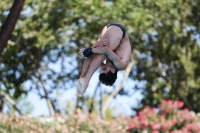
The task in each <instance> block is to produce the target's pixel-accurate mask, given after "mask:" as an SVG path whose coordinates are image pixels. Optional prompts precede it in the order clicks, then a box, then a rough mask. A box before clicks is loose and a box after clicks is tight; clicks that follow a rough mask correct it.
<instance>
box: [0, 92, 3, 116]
mask: <svg viewBox="0 0 200 133" xmlns="http://www.w3.org/2000/svg"><path fill="white" fill-rule="evenodd" d="M3 107H4V97H3V95H1V94H0V113H2V112H3Z"/></svg>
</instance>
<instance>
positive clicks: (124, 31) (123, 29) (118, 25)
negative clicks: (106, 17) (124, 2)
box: [106, 23, 126, 38]
mask: <svg viewBox="0 0 200 133" xmlns="http://www.w3.org/2000/svg"><path fill="white" fill-rule="evenodd" d="M112 25H114V26H117V27H119V28H120V29H121V30H122V32H123V36H122V38H124V36H125V35H126V29H125V27H124V26H123V25H121V24H119V23H112V24H108V25H106V27H107V28H108V27H110V26H112Z"/></svg>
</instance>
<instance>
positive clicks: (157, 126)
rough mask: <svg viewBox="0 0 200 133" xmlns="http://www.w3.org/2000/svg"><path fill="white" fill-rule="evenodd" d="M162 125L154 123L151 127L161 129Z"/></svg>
mask: <svg viewBox="0 0 200 133" xmlns="http://www.w3.org/2000/svg"><path fill="white" fill-rule="evenodd" d="M160 127H161V125H160V124H153V125H152V126H151V128H152V129H153V130H156V129H159V128H160Z"/></svg>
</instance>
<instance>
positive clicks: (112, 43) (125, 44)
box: [102, 26, 131, 65]
mask: <svg viewBox="0 0 200 133" xmlns="http://www.w3.org/2000/svg"><path fill="white" fill-rule="evenodd" d="M122 35H123V32H122V30H121V29H120V28H119V27H117V26H110V27H109V28H108V29H107V30H106V32H105V33H104V34H103V36H102V38H107V39H108V41H109V44H108V45H109V47H110V49H112V50H113V51H114V52H115V54H116V55H118V57H119V58H120V59H121V60H122V61H123V62H124V63H126V64H127V65H128V63H129V61H130V57H131V45H130V41H129V37H128V34H126V35H125V36H124V38H122Z"/></svg>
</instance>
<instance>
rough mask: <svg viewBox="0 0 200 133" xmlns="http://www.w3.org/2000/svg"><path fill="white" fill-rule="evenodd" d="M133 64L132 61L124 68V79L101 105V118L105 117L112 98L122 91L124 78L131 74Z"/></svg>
mask: <svg viewBox="0 0 200 133" xmlns="http://www.w3.org/2000/svg"><path fill="white" fill-rule="evenodd" d="M134 64H135V62H134V60H132V61H131V62H130V63H129V64H128V66H127V68H126V70H125V72H124V78H123V80H122V81H121V83H120V85H119V86H118V87H116V88H115V90H114V91H113V92H112V93H111V94H110V96H109V97H108V98H107V100H106V102H105V104H104V105H103V108H102V111H101V112H102V115H103V117H105V112H106V110H107V108H108V107H109V105H110V103H111V101H112V99H113V98H114V96H115V95H116V94H117V93H118V92H119V91H120V90H121V89H122V86H123V84H124V81H125V80H126V78H127V77H128V75H129V73H130V72H131V69H132V67H133V65H134Z"/></svg>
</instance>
